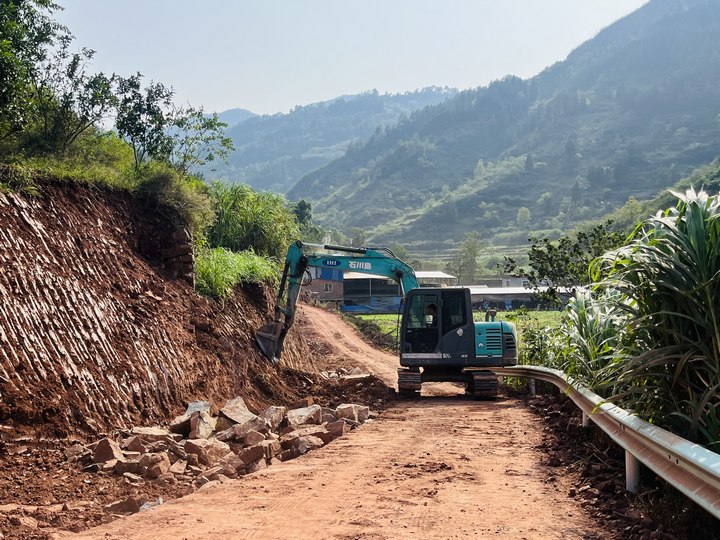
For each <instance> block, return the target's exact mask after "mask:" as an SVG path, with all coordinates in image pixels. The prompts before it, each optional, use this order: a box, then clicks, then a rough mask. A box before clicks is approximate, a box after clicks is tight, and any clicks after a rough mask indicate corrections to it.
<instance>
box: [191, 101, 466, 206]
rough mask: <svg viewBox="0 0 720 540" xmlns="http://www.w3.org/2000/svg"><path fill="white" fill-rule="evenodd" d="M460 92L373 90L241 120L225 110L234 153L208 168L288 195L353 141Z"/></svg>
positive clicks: (378, 131) (228, 176)
mask: <svg viewBox="0 0 720 540" xmlns="http://www.w3.org/2000/svg"><path fill="white" fill-rule="evenodd" d="M456 94H457V91H456V90H454V89H449V88H437V87H431V88H424V89H422V90H417V91H414V92H406V93H404V94H379V93H378V92H377V91H371V92H365V93H363V94H359V95H352V96H342V97H339V98H336V99H333V100H331V101H323V102H320V103H314V104H312V105H306V106H304V107H300V106H298V107H296V108H295V109H293V110H292V111H291V112H289V113H288V114H275V115H272V116H269V115H265V116H255V115H247V116H245V117H244V118H243V117H240V118H241V120H239V121H237V122H233V121H232V120H233V118H234V116H231V115H229V114H228V113H230V112H232V111H226V112H224V113H220V115H219V117H220V119H221V120H222V121H224V122H226V123H227V124H228V125H229V126H231V127H230V129H229V130H228V135H229V136H230V137H231V138H232V140H233V143H234V145H235V151H233V152H232V153H230V155H229V156H228V161H227V163H213V164H212V165H213V166H212V167H210V166H208V167H205V168H204V169H203V170H204V172H205V173H210V172H212V176H213V177H224V178H225V179H227V180H228V181H230V182H234V183H237V182H242V183H245V184H249V185H250V186H252V187H254V188H256V189H269V190H272V191H275V192H278V193H284V192H285V191H287V190H288V189H289V188H290V187H292V186H293V184H294V183H295V182H296V181H297V180H298V179H300V178H301V177H302V176H303V175H304V174H307V173H308V172H310V171H313V170H315V169H318V168H320V167H322V166H324V165H327V164H328V163H330V162H331V161H332V160H334V159H337V158H339V157H341V156H342V155H343V154H344V153H345V151H346V150H347V149H348V147H349V146H350V145H351V144H352V143H356V144H359V143H361V142H362V141H365V140H366V139H367V138H368V137H370V136H371V135H372V134H373V133H381V132H382V131H383V129H384V128H385V127H387V126H391V125H394V124H395V123H396V122H397V121H398V120H399V119H400V118H402V117H403V116H405V115H409V114H411V113H412V112H413V111H416V110H418V109H421V108H423V107H426V106H428V105H435V104H437V103H440V102H443V101H445V100H447V99H449V98H451V97H453V96H454V95H456ZM234 111H238V109H235V110H234ZM240 111H242V109H240ZM243 112H247V111H243Z"/></svg>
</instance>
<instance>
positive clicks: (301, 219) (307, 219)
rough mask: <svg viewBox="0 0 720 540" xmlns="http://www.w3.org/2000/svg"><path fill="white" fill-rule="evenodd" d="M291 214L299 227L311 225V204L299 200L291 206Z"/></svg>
mask: <svg viewBox="0 0 720 540" xmlns="http://www.w3.org/2000/svg"><path fill="white" fill-rule="evenodd" d="M293 213H294V214H295V217H296V218H297V221H298V223H299V224H300V225H305V224H306V223H312V204H311V203H309V202H308V201H306V200H305V199H300V200H299V201H298V202H296V203H295V206H293Z"/></svg>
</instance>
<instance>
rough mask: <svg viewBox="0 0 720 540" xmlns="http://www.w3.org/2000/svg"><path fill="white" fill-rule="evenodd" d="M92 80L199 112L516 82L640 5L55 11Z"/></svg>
mask: <svg viewBox="0 0 720 540" xmlns="http://www.w3.org/2000/svg"><path fill="white" fill-rule="evenodd" d="M58 1H59V3H60V4H61V5H62V6H63V7H64V8H65V9H64V11H63V12H61V13H59V14H58V15H57V17H58V18H59V19H60V21H61V22H63V23H64V24H65V25H67V26H68V27H69V28H70V30H71V31H72V32H73V34H74V35H75V36H76V42H75V43H76V45H77V46H78V47H80V46H82V47H89V48H91V49H94V50H96V51H97V56H96V58H95V61H94V63H93V67H94V68H95V69H96V70H98V71H105V72H115V73H118V74H121V75H130V74H132V73H135V72H137V71H140V72H141V73H142V74H143V75H145V76H146V77H147V79H152V80H155V81H160V82H162V83H164V84H166V85H169V86H172V87H173V88H174V89H175V91H176V98H175V101H176V103H178V104H187V103H189V104H191V105H194V106H200V105H202V106H204V107H205V109H206V110H208V111H217V112H220V111H222V110H225V109H230V108H234V107H242V108H245V109H249V110H251V111H253V112H256V113H264V114H272V113H276V112H287V111H288V110H289V109H290V108H292V107H293V106H295V105H306V104H308V103H314V102H317V101H322V100H326V99H331V98H334V97H337V96H340V95H343V94H355V93H358V92H362V91H365V90H371V89H373V88H375V89H377V90H378V91H380V92H405V91H407V90H414V89H417V88H422V87H425V86H432V85H436V86H454V87H457V88H460V89H464V88H471V87H476V86H481V85H486V84H487V83H489V82H490V81H492V80H494V79H498V78H500V77H503V76H504V75H507V74H513V75H518V76H520V77H523V78H526V77H531V76H533V75H535V74H536V73H538V72H540V71H542V70H543V69H544V68H545V67H547V66H549V65H551V64H553V63H554V62H556V61H559V60H563V59H564V58H565V57H566V56H567V55H568V54H569V53H570V51H571V50H572V49H574V48H575V47H577V46H578V45H580V44H581V43H582V42H584V41H586V40H587V39H590V38H591V37H593V36H594V35H595V34H597V33H598V32H599V31H600V30H601V29H602V28H604V27H606V26H608V25H609V24H611V23H612V22H614V21H616V20H617V19H619V18H621V17H623V16H625V15H627V14H628V13H630V12H632V11H634V10H635V9H637V8H638V7H640V6H642V5H643V4H645V3H647V0H352V1H350V0H205V1H199V0H113V1H107V0H58Z"/></svg>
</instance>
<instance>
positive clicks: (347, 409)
mask: <svg viewBox="0 0 720 540" xmlns="http://www.w3.org/2000/svg"><path fill="white" fill-rule="evenodd" d="M335 412H336V413H337V417H338V419H340V418H347V419H348V420H352V421H353V422H359V423H361V424H362V423H363V422H365V421H366V420H367V419H368V415H369V414H370V407H367V406H365V405H358V404H356V403H346V404H343V405H338V407H337V409H335Z"/></svg>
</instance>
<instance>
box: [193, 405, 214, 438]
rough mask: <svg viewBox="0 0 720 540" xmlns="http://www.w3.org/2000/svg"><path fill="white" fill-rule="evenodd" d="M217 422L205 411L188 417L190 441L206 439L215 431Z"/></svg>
mask: <svg viewBox="0 0 720 540" xmlns="http://www.w3.org/2000/svg"><path fill="white" fill-rule="evenodd" d="M216 423H217V420H216V419H215V418H213V417H212V416H210V413H209V412H207V411H196V412H194V413H192V414H191V415H190V433H189V434H188V437H189V438H190V439H207V438H209V437H210V435H212V433H213V431H215V425H216Z"/></svg>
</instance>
